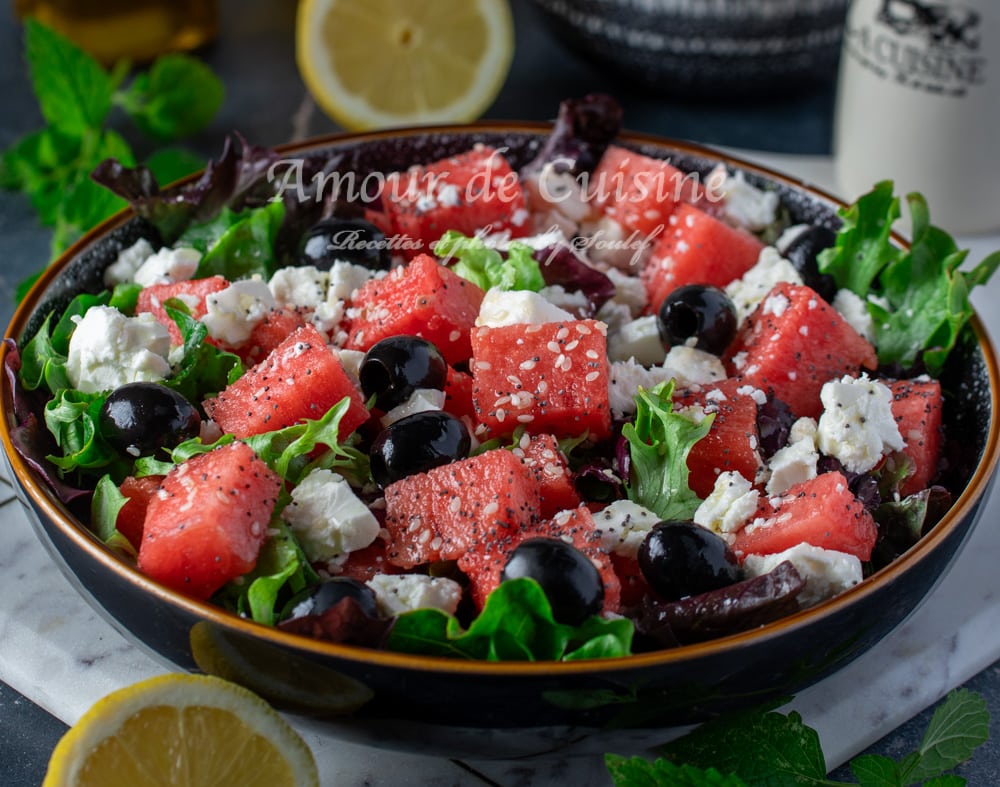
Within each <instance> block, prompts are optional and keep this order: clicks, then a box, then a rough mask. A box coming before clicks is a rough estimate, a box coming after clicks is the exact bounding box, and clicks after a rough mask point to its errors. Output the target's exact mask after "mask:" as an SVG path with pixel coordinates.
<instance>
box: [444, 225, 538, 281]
mask: <svg viewBox="0 0 1000 787" xmlns="http://www.w3.org/2000/svg"><path fill="white" fill-rule="evenodd" d="M434 254H436V255H437V256H438V257H442V258H443V259H444V260H445V261H446V262H448V261H451V269H452V270H453V271H454V272H455V273H457V274H458V275H459V276H461V277H462V278H463V279H466V280H467V281H471V282H472V283H473V284H475V285H476V286H478V287H480V288H481V289H483V290H488V289H490V288H491V287H497V288H499V289H501V290H531V291H532V292H538V291H539V290H540V289H542V287H544V286H545V279H544V278H542V270H541V268H540V267H539V266H538V262H537V261H536V260H535V258H534V257H533V256H532V249H531V247H530V246H528V245H527V244H524V243H518V242H516V241H515V242H514V243H511V244H510V246H509V247H508V249H507V259H504V258H503V257H502V256H501V255H500V252H498V251H497V250H496V249H491V248H490V247H488V246H487V245H486V244H485V243H484V242H483V239H482V238H479V237H471V238H470V237H466V236H465V235H463V234H462V233H460V232H458V231H457V230H448V232H446V233H445V234H444V235H442V236H441V239H440V240H439V241H438V242H437V243H435V244H434Z"/></svg>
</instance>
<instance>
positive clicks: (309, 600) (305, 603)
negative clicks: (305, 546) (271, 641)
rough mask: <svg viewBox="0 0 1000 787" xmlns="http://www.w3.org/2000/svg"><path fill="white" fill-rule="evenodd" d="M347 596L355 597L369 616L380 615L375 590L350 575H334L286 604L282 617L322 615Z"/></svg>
mask: <svg viewBox="0 0 1000 787" xmlns="http://www.w3.org/2000/svg"><path fill="white" fill-rule="evenodd" d="M345 598H352V599H354V600H355V601H356V602H357V604H358V606H359V607H361V611H362V612H364V613H365V614H366V615H367V616H368V617H370V618H377V617H378V616H379V614H378V605H377V604H376V603H375V591H374V590H372V589H371V588H370V587H368V585H364V584H362V583H361V582H358V581H357V580H356V579H351V578H350V577H333V578H331V579H328V580H326V581H325V582H320V583H319V584H318V585H313V586H312V587H311V588H309V589H307V590H305V591H303V592H302V593H300V594H298V595H297V596H295V597H294V598H293V599H292V600H291V601H290V602H288V604H286V605H285V611H284V612H283V613H282V616H281V617H282V619H283V620H296V619H297V618H301V617H305V616H306V615H322V614H323V613H324V612H326V611H327V610H328V609H333V608H334V607H335V606H337V604H339V603H340V601H341V600H342V599H345Z"/></svg>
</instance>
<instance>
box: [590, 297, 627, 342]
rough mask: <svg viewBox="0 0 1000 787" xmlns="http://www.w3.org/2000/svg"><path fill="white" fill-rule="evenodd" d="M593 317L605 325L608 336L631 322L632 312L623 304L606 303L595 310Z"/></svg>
mask: <svg viewBox="0 0 1000 787" xmlns="http://www.w3.org/2000/svg"><path fill="white" fill-rule="evenodd" d="M594 317H595V318H596V319H598V320H600V321H601V322H603V323H604V324H605V325H607V326H608V334H612V333H615V332H616V331H620V330H621V329H622V327H623V326H625V325H628V324H629V322H631V321H632V310H631V309H630V308H629V307H628V306H626V305H625V304H624V303H617V302H615V301H608V302H607V303H605V304H604V305H603V306H601V308H600V309H598V310H597V314H595V315H594Z"/></svg>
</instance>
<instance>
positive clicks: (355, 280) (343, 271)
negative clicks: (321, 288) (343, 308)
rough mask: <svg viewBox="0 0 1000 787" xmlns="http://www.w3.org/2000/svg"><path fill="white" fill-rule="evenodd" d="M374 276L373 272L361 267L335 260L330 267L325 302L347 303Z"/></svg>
mask: <svg viewBox="0 0 1000 787" xmlns="http://www.w3.org/2000/svg"><path fill="white" fill-rule="evenodd" d="M376 275H377V274H376V272H375V271H372V270H371V269H370V268H366V267H364V266H363V265H355V264H354V263H352V262H344V261H343V260H337V261H336V262H335V263H333V265H331V266H330V290H329V292H328V293H327V300H328V301H349V300H350V299H351V298H353V297H354V293H355V292H356V291H357V290H359V289H360V288H361V287H363V286H364V285H365V283H366V282H367V281H368V280H369V279H372V278H375V276H376Z"/></svg>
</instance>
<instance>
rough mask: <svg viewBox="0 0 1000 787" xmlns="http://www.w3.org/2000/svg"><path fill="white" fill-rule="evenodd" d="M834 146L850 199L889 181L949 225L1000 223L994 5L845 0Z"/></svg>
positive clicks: (972, 227)
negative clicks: (919, 194)
mask: <svg viewBox="0 0 1000 787" xmlns="http://www.w3.org/2000/svg"><path fill="white" fill-rule="evenodd" d="M834 153H835V157H836V169H837V179H838V181H839V184H840V188H841V190H842V192H843V194H842V196H844V197H846V198H848V199H854V198H855V197H857V196H859V195H860V194H861V193H863V192H865V191H867V190H868V189H870V188H871V186H872V185H873V184H874V183H875V182H876V181H878V180H883V179H885V178H892V179H893V180H895V181H896V185H897V193H899V194H905V193H907V192H909V191H920V192H922V193H923V194H924V196H925V197H927V200H928V204H929V205H930V209H931V219H932V221H933V223H934V224H937V225H938V226H940V227H942V228H944V229H946V230H948V231H949V232H952V233H976V232H986V231H989V230H996V229H1000V2H997V0H959V1H958V2H951V0H852V2H851V5H850V8H849V10H848V17H847V25H846V30H845V35H844V48H843V55H842V57H841V63H840V78H839V83H838V90H837V110H836V121H835V129H834Z"/></svg>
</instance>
